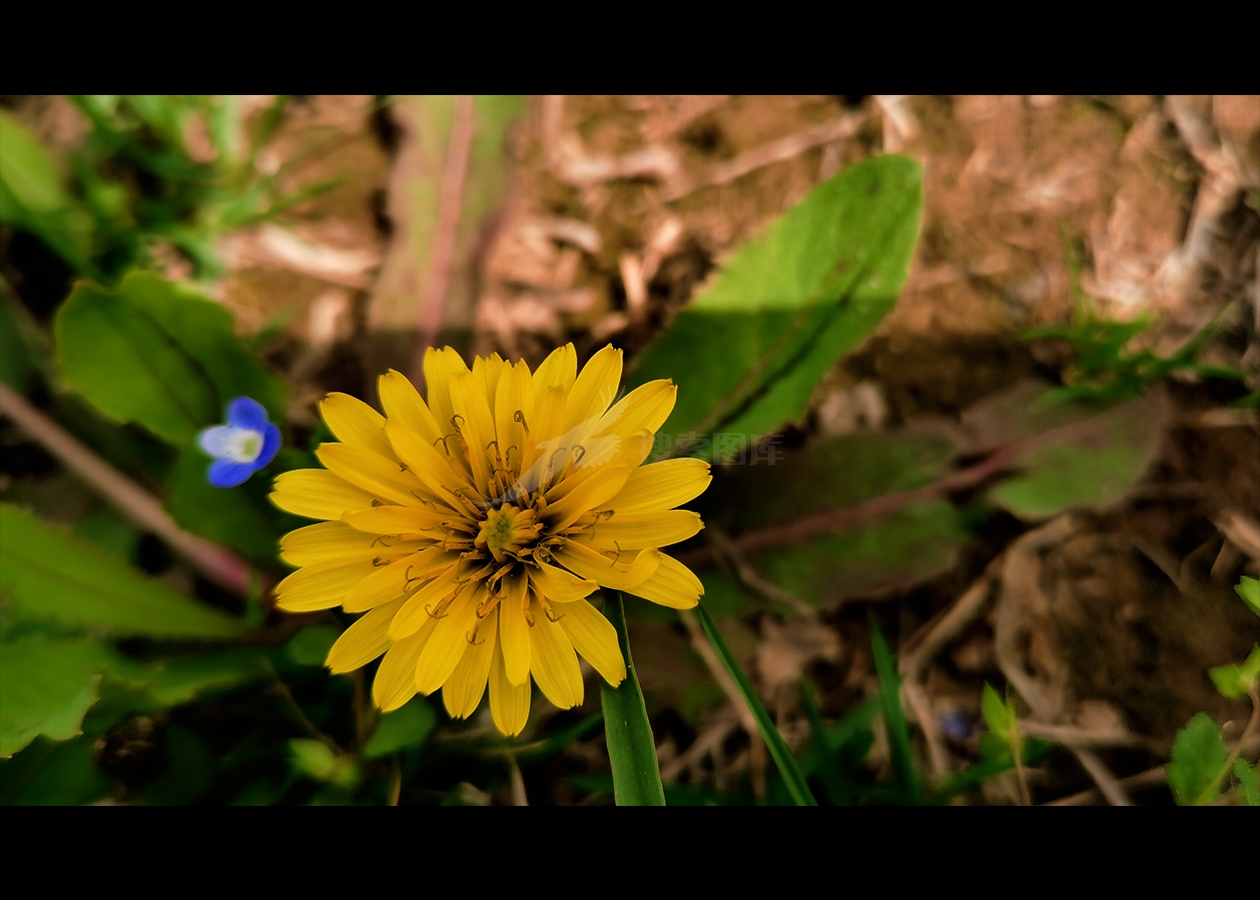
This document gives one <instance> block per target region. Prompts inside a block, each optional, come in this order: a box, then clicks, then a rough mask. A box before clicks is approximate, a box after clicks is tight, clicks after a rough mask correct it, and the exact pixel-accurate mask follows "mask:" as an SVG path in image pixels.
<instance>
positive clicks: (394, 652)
mask: <svg viewBox="0 0 1260 900" xmlns="http://www.w3.org/2000/svg"><path fill="white" fill-rule="evenodd" d="M432 636H433V623H432V622H430V623H428V624H427V625H425V627H424V628H421V629H420V630H419V631H417V632H416V633H415V634H413V635H412V636H411V637H409V638H406V639H405V640H401V641H398V642H396V643H395V644H394V645H393V646H391V647H390V648H389V652H387V653H386V654H385V658H384V659H382V660H381V665H380V668H378V669H377V670H376V680H375V681H373V682H372V699H373V700H375V701H376V705H377V706H379V707H380V708H381V709H382V710H384V711H385V712H390V711H391V710H395V709H398V707H400V706H402V705H403V704H404V703H406V702H407V701H408V700H410V699H411V698H412V697H414V696H415V695H416V663H417V662H418V661H419V659H420V654H421V653H423V652H424V648H425V645H426V644H428V642H429V638H430V637H432Z"/></svg>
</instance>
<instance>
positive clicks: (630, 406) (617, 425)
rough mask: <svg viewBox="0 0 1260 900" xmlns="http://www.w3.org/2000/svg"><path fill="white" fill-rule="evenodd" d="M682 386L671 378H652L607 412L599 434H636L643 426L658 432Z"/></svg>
mask: <svg viewBox="0 0 1260 900" xmlns="http://www.w3.org/2000/svg"><path fill="white" fill-rule="evenodd" d="M677 397H678V386H677V385H675V384H674V383H673V382H672V381H669V380H667V379H660V380H658V381H649V382H648V383H647V384H644V385H640V386H639V387H637V388H635V389H634V390H633V391H631V392H630V393H628V394H626V395H625V396H624V397H622V398H621V399H620V400H618V401H617V403H616V404H615V405H614V406H613V408H612V409H610V410H608V412H606V413H605V414H604V417H603V419H601V421H600V428H599V430H598V431H596V434H614V433H615V434H620V435H630V434H634V433H635V432H636V431H639V430H640V429H646V430H647V431H649V432H652V433H655V432H656V431H658V430H659V429H660V427H661V426H662V425H664V424H665V420H666V419H668V418H669V414H670V413H671V412H673V411H674V401H675V399H677Z"/></svg>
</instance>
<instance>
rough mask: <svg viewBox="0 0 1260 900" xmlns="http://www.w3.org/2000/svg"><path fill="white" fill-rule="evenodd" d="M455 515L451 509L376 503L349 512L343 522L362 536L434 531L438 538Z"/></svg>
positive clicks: (371, 538) (443, 534)
mask: <svg viewBox="0 0 1260 900" xmlns="http://www.w3.org/2000/svg"><path fill="white" fill-rule="evenodd" d="M453 518H455V513H454V512H453V511H452V510H449V509H448V510H444V511H441V510H437V509H433V508H431V507H414V506H377V507H373V508H372V509H362V510H359V511H358V512H353V513H348V514H347V515H346V516H345V518H344V519H342V520H341V521H342V522H343V523H345V525H346V527H350V528H351V529H352V530H356V531H358V532H359V534H361V535H362V534H363V533H364V532H366V533H367V535H368V538H369V540H373V541H375V540H377V538H375V537H372V535H382V534H398V535H401V534H420V533H423V532H432V531H437V532H438V533H439V537H445V536H446V535H445V533H443V532H442V523H443V522H449V521H450V520H451V519H453ZM339 524H340V523H339Z"/></svg>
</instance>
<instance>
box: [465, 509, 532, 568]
mask: <svg viewBox="0 0 1260 900" xmlns="http://www.w3.org/2000/svg"><path fill="white" fill-rule="evenodd" d="M536 519H537V514H536V513H535V512H534V510H532V509H521V508H520V507H517V506H513V505H511V504H505V505H503V506H501V507H499V508H498V509H491V510H490V511H489V512H487V513H486V518H485V520H484V521H482V523H481V531H480V532H479V533H478V534H477V538H476V544H477V546H478V547H480V548H481V549H483V550H489V551H490V554H491V555H492V556H493V557H494V559H495V562H500V563H501V562H504V561H505V560H506V559H507V558H508V556H509V555H510V556H513V557H517V556H519V555H520V554H521V553H522V552H524V551H525V550H526V549H528V548H529V547H530V546H531V545H532V544H533V543H534V541H535V540H537V538H538V534H539V532H541V531H542V523H540V522H538V521H536Z"/></svg>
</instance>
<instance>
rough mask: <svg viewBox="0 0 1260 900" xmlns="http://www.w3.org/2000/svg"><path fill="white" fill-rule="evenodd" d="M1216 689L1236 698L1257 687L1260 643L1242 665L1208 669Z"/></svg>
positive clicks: (1259, 677) (1259, 680)
mask: <svg viewBox="0 0 1260 900" xmlns="http://www.w3.org/2000/svg"><path fill="white" fill-rule="evenodd" d="M1208 675H1210V676H1212V682H1213V683H1214V684H1215V685H1216V689H1217V690H1218V691H1220V692H1221V694H1222V695H1223V696H1225V697H1228V698H1230V699H1231V700H1236V699H1237V698H1239V697H1245V696H1246V695H1247V694H1248V693H1250V692H1251V691H1254V690H1255V689H1256V684H1257V683H1258V682H1260V644H1256V645H1255V646H1254V647H1252V648H1251V653H1250V654H1248V655H1247V659H1246V661H1245V662H1244V663H1243V664H1242V665H1241V666H1216V667H1215V668H1212V669H1208Z"/></svg>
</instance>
